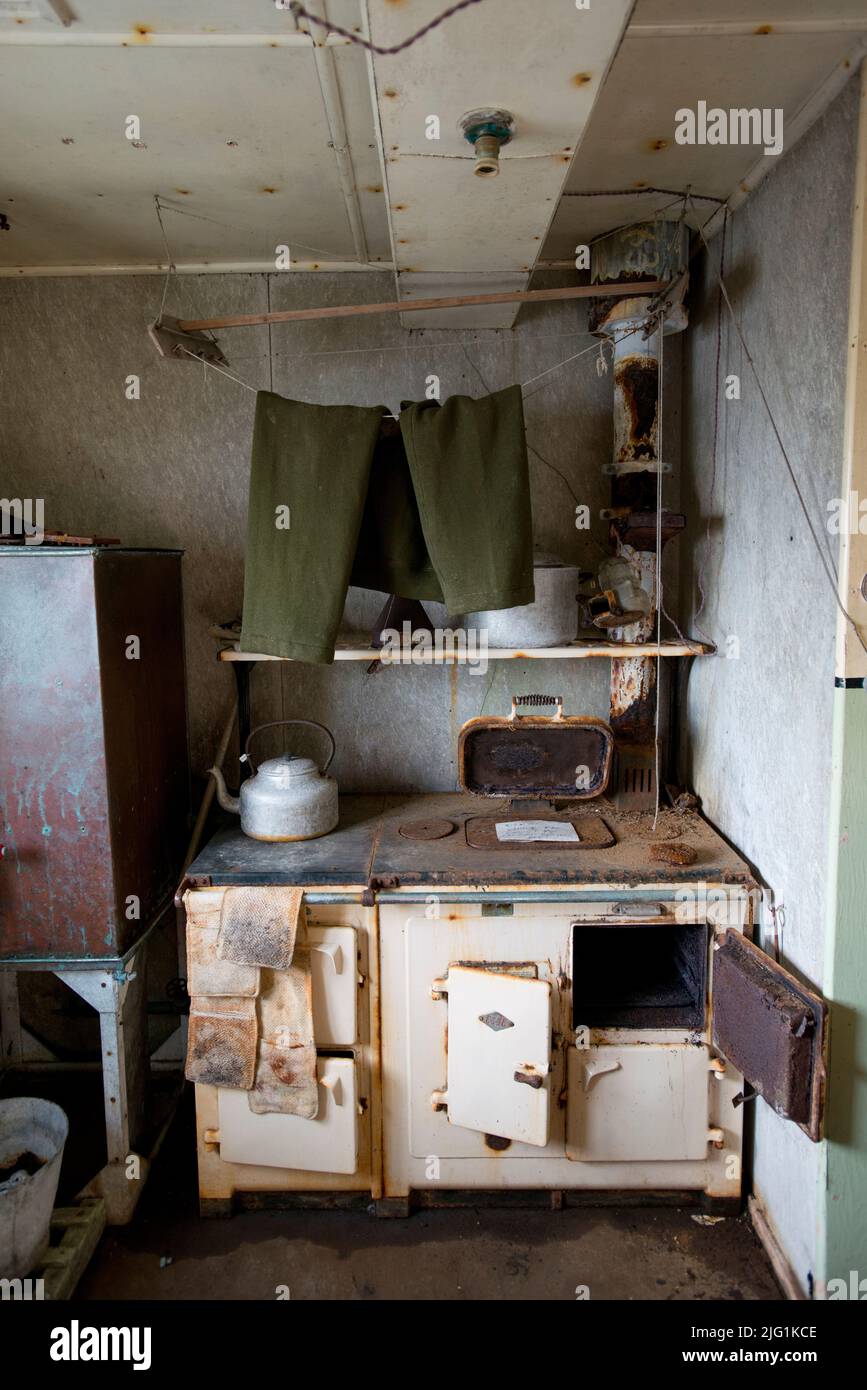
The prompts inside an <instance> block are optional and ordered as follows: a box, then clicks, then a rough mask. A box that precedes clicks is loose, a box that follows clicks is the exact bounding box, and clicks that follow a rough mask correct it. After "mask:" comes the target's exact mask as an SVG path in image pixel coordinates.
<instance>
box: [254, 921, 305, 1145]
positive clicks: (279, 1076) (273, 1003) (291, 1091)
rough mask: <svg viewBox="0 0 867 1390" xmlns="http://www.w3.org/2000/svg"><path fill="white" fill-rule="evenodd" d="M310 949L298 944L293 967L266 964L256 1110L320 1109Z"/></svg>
mask: <svg viewBox="0 0 867 1390" xmlns="http://www.w3.org/2000/svg"><path fill="white" fill-rule="evenodd" d="M309 957H310V952H309V951H308V950H307V948H306V947H303V946H299V947H298V948H297V950H296V952H295V961H294V962H293V964H292V965H290V966H289V968H288V970H263V971H262V988H261V993H260V995H259V1001H258V1014H259V1049H258V1055H257V1059H256V1079H255V1082H254V1084H253V1087H252V1089H251V1090H250V1092H249V1095H248V1102H249V1106H250V1109H251V1110H252V1111H253V1113H254V1114H256V1115H265V1114H271V1113H276V1114H279V1115H298V1116H300V1118H301V1119H305V1120H313V1119H315V1118H316V1115H317V1113H318V1110H319V1087H318V1084H317V1080H316V1043H315V1041H314V1038H313V989H312V985H313V981H312V977H311V975H310V959H309Z"/></svg>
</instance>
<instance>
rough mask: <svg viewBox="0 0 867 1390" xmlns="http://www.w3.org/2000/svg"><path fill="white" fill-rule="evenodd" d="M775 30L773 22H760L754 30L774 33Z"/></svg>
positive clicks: (758, 32)
mask: <svg viewBox="0 0 867 1390" xmlns="http://www.w3.org/2000/svg"><path fill="white" fill-rule="evenodd" d="M773 32H774V26H773V24H760V25H759V27H758V28H757V29H756V30H754V33H756V34H772V33H773Z"/></svg>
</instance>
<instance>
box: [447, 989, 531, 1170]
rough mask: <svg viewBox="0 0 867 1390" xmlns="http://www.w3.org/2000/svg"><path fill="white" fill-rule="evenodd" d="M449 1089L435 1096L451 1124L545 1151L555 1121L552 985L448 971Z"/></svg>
mask: <svg viewBox="0 0 867 1390" xmlns="http://www.w3.org/2000/svg"><path fill="white" fill-rule="evenodd" d="M436 989H437V992H438V993H439V994H447V995H448V1010H449V1012H448V1083H447V1090H446V1091H445V1092H444V1093H443V1092H437V1093H436V1094H435V1097H434V1100H435V1103H437V1104H439V1105H445V1107H446V1109H447V1111H448V1117H449V1122H450V1123H451V1124H453V1125H460V1126H462V1127H463V1128H464V1129H473V1130H477V1131H479V1132H480V1133H482V1134H490V1135H494V1136H496V1137H497V1138H499V1139H512V1140H519V1141H520V1142H521V1143H524V1144H534V1145H536V1146H537V1147H538V1148H544V1147H545V1145H546V1144H547V1143H548V1135H549V1129H550V1115H551V985H550V984H549V982H548V981H547V980H538V979H530V978H527V977H526V976H521V975H515V974H509V973H508V972H506V971H498V970H487V969H483V968H482V969H480V968H474V967H472V966H464V965H450V966H449V972H448V975H447V976H446V978H445V979H444V980H438V981H437V982H436Z"/></svg>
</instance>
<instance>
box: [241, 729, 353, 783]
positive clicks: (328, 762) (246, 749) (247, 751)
mask: <svg viewBox="0 0 867 1390" xmlns="http://www.w3.org/2000/svg"><path fill="white" fill-rule="evenodd" d="M283 724H306V725H307V727H308V728H309V729H321V730H322V732H323V734H327V735H328V741H329V743H330V744H331V752H330V753H329V754H328V757H327V759H326V761H325V764H324V766H323V768H322V775H323V776H324V775H325V773H326V772H327V771H328V769H329V767H330V766H331V759H332V758H333V757H334V754H335V752H336V748H337V745H336V744H335V742H334V735H333V733H332V732H331V730H330V729H326V727H325V725H324V724H317V723H316V720H315V719H275V720H273V721H272V723H270V724H260V725H259V727H258V728H257V729H254V730H253V732H252V733H251V734H250V735H249V737H248V739H247V742H246V743H245V744H244V756H243V758H242V759H241V761H242V762H247V763H249V764H250V767H251V768H252V769H253V771H254V772H255V771H256V764H255V763H254V762H253V759H252V758H251V757H250V744H251V743H252V742H253V739H254V738H255V737H256V735H257V734H261V733H262V731H263V730H264V729H277V728H279V727H280V726H281V725H283Z"/></svg>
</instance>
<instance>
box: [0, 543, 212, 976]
mask: <svg viewBox="0 0 867 1390" xmlns="http://www.w3.org/2000/svg"><path fill="white" fill-rule="evenodd" d="M0 585H2V593H3V602H2V605H0V652H2V662H0V749H2V754H0V757H2V776H0V782H2V786H0V795H2V810H3V833H2V840H3V843H4V844H5V849H6V858H5V864H4V868H3V870H2V893H0V960H5V961H14V960H22V961H26V962H35V961H39V960H44V961H54V962H63V961H78V960H81V959H105V958H118V957H122V956H123V955H124V954H125V953H127V952H128V951H129V949H130V948H131V947H132V946H133V945H134V943H135V942H136V940H137V939H138V938H139V937H140V936H141V935H142V934H143V933H144V932H145V931H146V930H147V929H148V927H149V926H151V925H152V924H153V923H154V922H155V921H156V920H157V919H158V918H159V917H160V916H161V915H162V913H163V912H164V911H165V909H166V908H167V907H168V905H169V904H170V902H171V899H172V894H173V891H174V888H175V886H176V883H177V878H178V873H179V869H180V864H181V859H182V855H183V848H184V843H185V838H186V833H187V823H188V811H189V772H188V764H187V729H186V701H185V691H184V645H183V613H182V603H181V552H180V551H168V550H126V549H113V548H112V549H107V548H95V547H94V548H83V547H74V548H73V547H70V548H53V547H52V548H51V549H48V548H47V547H46V548H42V547H40V546H35V545H34V546H10V547H3V548H0Z"/></svg>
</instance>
